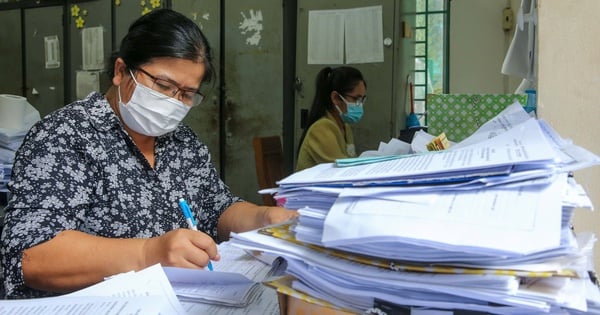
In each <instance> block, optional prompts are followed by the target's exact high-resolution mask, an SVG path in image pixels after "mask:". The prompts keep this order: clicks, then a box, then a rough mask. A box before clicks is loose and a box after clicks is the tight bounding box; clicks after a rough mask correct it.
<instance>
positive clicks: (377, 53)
mask: <svg viewBox="0 0 600 315" xmlns="http://www.w3.org/2000/svg"><path fill="white" fill-rule="evenodd" d="M307 36H308V45H307V46H308V47H307V49H308V52H307V58H308V60H307V63H308V64H309V65H311V64H334V65H335V64H344V63H372V62H383V18H382V7H381V6H370V7H360V8H354V9H341V10H311V11H309V12H308V35H307ZM357 39H360V40H357ZM344 52H345V56H344Z"/></svg>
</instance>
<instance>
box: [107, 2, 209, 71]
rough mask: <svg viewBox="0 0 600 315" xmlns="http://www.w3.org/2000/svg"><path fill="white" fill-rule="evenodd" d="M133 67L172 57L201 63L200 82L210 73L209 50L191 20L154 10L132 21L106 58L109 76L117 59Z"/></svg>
mask: <svg viewBox="0 0 600 315" xmlns="http://www.w3.org/2000/svg"><path fill="white" fill-rule="evenodd" d="M119 57H120V58H122V59H123V61H124V62H125V64H126V65H127V67H128V68H130V69H136V68H138V67H140V66H141V65H144V64H146V63H148V62H150V61H152V59H153V58H160V57H174V58H182V59H186V60H192V61H196V62H202V63H204V67H205V72H204V77H203V78H202V81H203V82H210V81H211V80H212V77H213V75H214V67H213V64H212V59H213V56H212V50H211V48H210V45H209V44H208V41H207V40H206V37H205V36H204V34H202V31H201V30H200V28H199V27H198V25H196V23H194V21H192V20H190V19H189V18H187V17H185V16H184V15H183V14H181V13H178V12H175V11H173V10H170V9H157V10H154V11H152V12H150V13H148V14H145V15H143V16H141V17H140V18H138V19H137V20H135V21H134V22H133V23H131V25H130V26H129V30H128V32H127V35H125V37H123V40H122V41H121V46H120V48H119V51H115V52H113V53H112V54H111V56H110V58H109V63H108V65H107V69H106V72H107V74H108V75H109V77H110V78H111V79H112V78H113V77H114V75H115V73H114V66H115V61H116V60H117V58H119Z"/></svg>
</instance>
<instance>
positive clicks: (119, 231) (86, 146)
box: [2, 93, 241, 298]
mask: <svg viewBox="0 0 600 315" xmlns="http://www.w3.org/2000/svg"><path fill="white" fill-rule="evenodd" d="M155 159H156V162H155V163H156V164H155V168H154V169H153V168H152V167H151V166H150V164H149V163H148V162H147V160H146V159H145V158H144V156H143V155H142V153H141V151H140V150H139V149H138V148H137V147H136V146H135V144H134V143H133V141H132V140H131V138H130V137H129V136H128V134H127V132H126V131H125V129H123V127H122V125H121V124H120V122H119V120H118V118H117V116H116V115H115V113H114V111H113V110H112V108H111V107H110V105H109V104H108V101H107V100H106V98H105V97H104V95H102V94H100V93H92V94H90V95H89V96H88V97H87V98H85V99H83V100H80V101H76V102H74V103H72V104H70V105H67V106H65V107H63V108H61V109H59V110H57V111H55V112H53V113H52V114H50V115H48V116H47V117H45V118H44V119H43V120H42V121H40V122H38V123H37V124H36V125H35V126H34V127H32V129H31V130H30V132H29V133H28V135H27V136H26V138H25V140H24V142H23V145H22V146H21V148H20V149H19V151H18V153H17V156H16V158H15V163H14V166H13V170H12V172H13V174H12V181H11V182H10V184H9V188H10V191H11V198H10V200H9V203H8V206H7V208H6V215H5V220H4V229H3V232H2V267H3V280H4V286H5V287H4V289H5V290H6V296H7V297H8V298H29V297H41V296H48V295H52V294H51V293H48V292H42V291H37V290H33V289H30V288H27V287H25V286H24V285H23V284H24V282H23V273H22V269H21V256H22V254H23V250H25V249H27V248H30V247H32V246H35V245H37V244H39V243H42V242H44V241H47V240H50V239H51V238H53V237H54V236H55V235H56V234H58V233H59V232H61V231H63V230H79V231H83V232H86V233H89V234H92V235H98V236H103V237H116V238H148V237H154V236H158V235H161V234H164V233H166V232H168V231H171V230H173V229H177V228H182V227H186V222H185V219H184V217H183V214H182V211H181V210H180V208H179V207H178V200H179V198H185V199H186V200H187V201H188V203H189V205H190V207H191V208H192V210H193V211H194V215H195V216H196V219H197V221H198V229H200V230H201V231H204V232H206V233H207V234H209V235H211V236H212V237H213V238H216V237H217V222H218V219H219V216H220V215H221V213H222V212H223V211H224V210H225V209H226V208H227V207H229V206H230V205H231V204H233V203H234V202H237V201H240V200H241V199H239V198H237V197H235V196H234V195H232V193H231V192H230V191H229V189H228V187H227V186H226V185H225V184H224V183H223V182H222V181H221V179H220V178H219V176H218V174H217V171H216V169H215V168H214V166H213V164H212V162H211V158H210V153H209V152H208V148H207V147H206V145H204V144H203V143H201V142H200V141H199V140H198V137H197V136H196V135H195V134H194V132H193V131H192V130H191V129H190V128H189V127H187V126H184V125H182V124H180V126H179V127H178V128H177V129H176V130H175V131H173V132H171V133H168V134H166V135H164V136H160V137H157V139H156V143H155ZM98 255H102V253H98Z"/></svg>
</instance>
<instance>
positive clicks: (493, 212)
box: [322, 174, 566, 254]
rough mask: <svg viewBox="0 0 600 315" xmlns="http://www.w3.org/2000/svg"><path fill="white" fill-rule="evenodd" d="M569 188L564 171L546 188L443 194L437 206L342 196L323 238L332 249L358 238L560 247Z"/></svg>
mask: <svg viewBox="0 0 600 315" xmlns="http://www.w3.org/2000/svg"><path fill="white" fill-rule="evenodd" d="M565 187H566V174H562V175H560V176H557V178H556V180H555V181H554V183H552V184H551V185H549V186H547V187H544V188H537V189H529V190H527V189H517V190H504V189H492V188H488V189H485V190H481V191H475V192H461V193H459V194H457V193H454V192H448V193H441V194H440V199H439V200H438V201H437V202H436V203H435V204H434V205H425V206H422V205H418V204H409V203H401V202H394V201H389V200H382V199H372V198H355V197H354V198H340V199H338V200H337V201H336V203H335V204H334V205H333V207H332V208H331V210H330V211H329V214H328V215H327V218H326V219H325V226H324V228H323V240H322V241H323V244H325V246H328V247H333V246H340V245H345V244H351V243H353V242H356V241H358V240H360V242H361V243H364V242H366V241H380V242H384V241H390V242H391V241H403V242H406V243H413V244H430V246H434V247H438V248H444V247H447V248H448V249H450V248H453V247H456V248H455V250H465V251H472V250H473V249H476V252H480V253H486V252H489V253H493V252H494V251H500V252H506V253H519V254H528V253H532V252H536V251H542V250H547V249H551V248H555V247H558V246H560V236H561V233H560V232H561V213H562V196H563V191H565V189H566V188H565ZM349 227H352V228H349ZM400 227H401V228H400ZM436 244H437V245H436ZM469 249H471V250H469Z"/></svg>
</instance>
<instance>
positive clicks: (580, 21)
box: [538, 0, 600, 271]
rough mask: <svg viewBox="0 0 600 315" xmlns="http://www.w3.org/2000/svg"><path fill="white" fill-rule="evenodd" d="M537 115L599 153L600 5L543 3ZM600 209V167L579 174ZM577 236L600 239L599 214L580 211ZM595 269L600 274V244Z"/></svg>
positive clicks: (566, 0) (587, 0)
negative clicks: (583, 233)
mask: <svg viewBox="0 0 600 315" xmlns="http://www.w3.org/2000/svg"><path fill="white" fill-rule="evenodd" d="M538 10H539V11H538V13H539V17H538V18H539V24H538V25H539V29H538V31H539V34H538V35H539V37H538V38H539V54H538V57H539V60H538V77H539V78H538V112H539V115H540V117H541V118H544V119H546V120H547V121H549V122H550V123H551V125H552V126H553V127H554V128H555V129H556V130H557V131H558V132H559V133H560V134H561V135H562V136H563V137H564V138H571V139H573V141H574V142H575V143H576V144H578V145H580V146H582V147H584V148H586V149H588V150H590V151H592V152H594V153H596V154H600V127H599V122H598V120H599V119H600V104H599V101H600V88H599V87H600V44H599V43H598V30H600V19H598V12H600V1H598V0H539V3H538ZM575 179H576V180H577V182H579V183H580V184H581V185H582V186H583V187H584V188H585V189H586V191H587V192H588V195H589V196H590V197H591V199H592V202H593V203H594V205H595V206H596V207H600V166H595V167H593V168H589V169H585V170H582V171H580V172H577V173H576V174H575ZM574 226H575V230H576V231H594V232H595V234H596V236H600V214H598V213H597V212H589V211H586V210H581V209H578V211H577V212H576V214H575V220H574ZM594 253H595V258H596V259H595V268H596V270H597V271H600V245H599V244H598V242H597V243H596V246H595V249H594Z"/></svg>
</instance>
